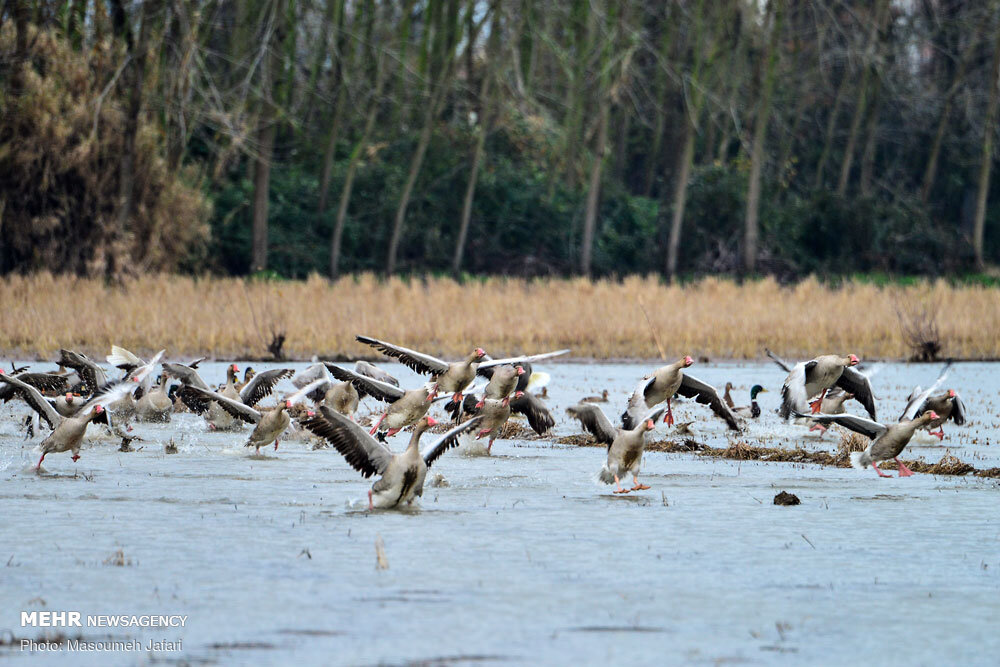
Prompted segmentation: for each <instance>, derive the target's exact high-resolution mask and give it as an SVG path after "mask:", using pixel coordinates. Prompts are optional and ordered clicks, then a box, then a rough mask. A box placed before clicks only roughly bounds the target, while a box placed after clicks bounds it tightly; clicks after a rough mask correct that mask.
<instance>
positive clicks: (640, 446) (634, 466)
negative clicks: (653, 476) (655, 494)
mask: <svg viewBox="0 0 1000 667" xmlns="http://www.w3.org/2000/svg"><path fill="white" fill-rule="evenodd" d="M665 411H666V408H658V409H656V410H652V411H650V412H649V413H647V414H646V415H645V416H644V417H643V418H642V419H641V420H640V421H639V423H638V424H637V425H636V426H635V427H634V428H631V429H626V428H615V427H614V426H612V425H611V422H610V421H608V418H607V416H605V414H604V411H603V410H601V408H599V407H598V406H596V405H591V404H589V403H579V404H577V405H575V406H572V407H570V408H567V410H566V412H567V413H569V415H570V416H571V417H573V418H574V419H578V420H579V421H580V425H581V426H583V429H584V430H585V431H587V432H588V433H590V434H592V435H593V436H594V438H595V439H596V440H597V442H600V443H603V444H605V445H607V446H608V460H607V462H606V463H605V464H604V466H603V467H602V468H601V472H600V473H599V475H598V479H599V480H600V481H602V482H604V483H605V484H614V485H615V491H614V492H615V493H629V492H630V491H642V490H644V489H648V488H649V487H648V486H646V485H645V484H640V483H639V468H640V466H641V465H642V454H643V452H644V451H645V449H646V437H645V436H646V433H648V432H649V431H652V430H653V429H654V428H656V420H657V419H659V418H660V415H661V414H663V413H664V412H665ZM629 474H631V475H632V482H633V486H632V488H631V489H627V488H626V489H623V488H622V485H621V478H622V477H625V476H626V475H629Z"/></svg>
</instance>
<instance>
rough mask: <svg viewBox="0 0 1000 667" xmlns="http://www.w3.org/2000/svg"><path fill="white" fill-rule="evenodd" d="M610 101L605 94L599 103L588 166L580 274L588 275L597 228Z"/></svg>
mask: <svg viewBox="0 0 1000 667" xmlns="http://www.w3.org/2000/svg"><path fill="white" fill-rule="evenodd" d="M610 107H611V100H610V99H609V98H608V97H607V94H606V93H605V94H604V95H603V99H601V101H600V111H599V112H598V113H599V114H600V116H599V118H598V121H597V140H596V144H595V146H594V161H593V162H592V163H591V165H590V185H589V186H588V188H587V208H586V211H585V213H584V216H583V243H582V245H581V247H580V273H582V274H583V275H584V276H589V275H590V265H591V261H592V259H593V254H594V231H595V229H596V228H597V213H598V209H599V208H600V199H601V172H602V171H603V168H604V154H605V153H606V152H607V143H608V116H609V115H610V113H611V109H610Z"/></svg>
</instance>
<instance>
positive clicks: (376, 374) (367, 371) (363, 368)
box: [354, 360, 399, 387]
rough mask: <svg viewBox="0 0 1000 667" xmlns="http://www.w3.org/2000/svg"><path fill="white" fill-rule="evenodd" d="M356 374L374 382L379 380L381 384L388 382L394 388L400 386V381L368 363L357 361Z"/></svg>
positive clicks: (355, 365)
mask: <svg viewBox="0 0 1000 667" xmlns="http://www.w3.org/2000/svg"><path fill="white" fill-rule="evenodd" d="M354 372H355V373H357V374H358V375H364V376H365V377H370V378H371V379H373V380H378V381H379V382H386V383H388V384H391V385H392V386H394V387H398V386H399V380H397V379H396V378H394V377H393V376H391V375H389V374H388V373H386V372H385V371H384V370H382V369H381V368H379V367H378V366H376V365H375V364H372V363H369V362H367V361H361V360H359V361H357V362H356V363H355V364H354Z"/></svg>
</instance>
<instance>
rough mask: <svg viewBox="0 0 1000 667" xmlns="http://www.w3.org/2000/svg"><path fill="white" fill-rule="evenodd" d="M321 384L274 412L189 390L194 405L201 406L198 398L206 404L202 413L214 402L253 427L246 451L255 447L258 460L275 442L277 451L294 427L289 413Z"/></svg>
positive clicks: (294, 396)
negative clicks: (281, 441)
mask: <svg viewBox="0 0 1000 667" xmlns="http://www.w3.org/2000/svg"><path fill="white" fill-rule="evenodd" d="M277 370H282V371H285V372H287V374H288V375H289V376H290V375H291V373H292V371H291V370H289V369H277ZM270 372H271V371H265V373H260V374H258V375H257V376H256V377H255V378H254V380H252V381H251V382H253V381H256V380H257V379H258V378H260V377H262V376H264V375H265V374H266V373H270ZM321 382H322V380H316V381H314V382H312V383H310V384H308V385H306V386H305V387H303V388H302V389H300V390H298V391H297V392H295V393H294V394H291V395H290V396H287V397H285V399H284V400H283V401H278V404H277V405H275V406H274V407H273V408H267V409H263V410H257V409H254V408H252V407H250V406H249V405H248V404H247V403H245V402H244V401H239V400H233V399H231V398H229V397H228V396H223V395H222V394H221V393H219V392H216V391H212V390H211V389H202V388H201V387H196V386H194V385H192V386H190V387H188V389H189V391H190V392H191V393H192V394H193V395H194V396H193V397H191V398H190V400H191V402H192V403H195V404H197V403H198V402H199V401H198V398H200V399H201V401H200V402H201V403H202V404H203V405H202V407H201V410H202V411H204V410H206V409H207V407H208V406H207V404H208V403H209V402H214V403H216V404H218V405H219V406H220V407H221V408H222V409H223V410H225V411H226V412H228V413H229V414H231V415H232V416H233V417H235V418H236V419H239V420H241V421H243V422H246V423H248V424H253V425H254V429H253V431H252V432H251V433H250V439H249V440H247V443H246V445H245V447H254V448H255V449H256V454H257V455H258V456H259V455H260V448H261V447H267V446H268V445H270V444H271V443H272V442H273V443H274V449H275V451H277V450H278V444H279V442H280V438H281V435H282V434H283V433H284V432H285V429H287V428H288V426H289V424H291V419H290V418H289V416H288V410H290V409H291V408H292V406H294V405H295V403H296V402H298V401H299V400H301V399H302V397H303V396H305V395H306V394H308V393H309V392H311V391H314V390H315V389H316V387H318V386H319V384H320V383H321ZM248 386H249V385H248ZM196 397H197V398H196ZM192 409H194V408H192Z"/></svg>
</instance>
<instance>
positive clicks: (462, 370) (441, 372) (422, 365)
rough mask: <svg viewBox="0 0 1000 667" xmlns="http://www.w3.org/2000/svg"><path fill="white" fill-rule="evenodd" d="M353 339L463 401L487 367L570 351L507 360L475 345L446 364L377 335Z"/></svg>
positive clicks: (439, 389) (485, 372) (532, 359)
mask: <svg viewBox="0 0 1000 667" xmlns="http://www.w3.org/2000/svg"><path fill="white" fill-rule="evenodd" d="M356 338H357V340H358V341H359V342H361V343H364V344H366V345H370V346H372V347H374V348H375V349H376V350H378V351H380V352H381V353H382V354H384V355H386V356H389V357H395V358H397V359H399V361H400V362H402V363H403V364H405V365H406V366H408V367H409V368H411V369H413V370H414V371H416V372H417V373H421V374H424V375H430V376H432V377H433V378H434V382H435V385H436V393H443V394H454V396H453V398H454V400H455V402H456V403H460V402H461V401H462V392H463V391H465V389H466V388H467V387H468V386H469V385H470V384H472V382H473V380H475V379H476V374H477V373H478V374H479V375H482V376H484V377H487V369H490V368H493V367H494V366H503V365H505V364H518V363H522V362H525V361H538V360H539V359H549V358H551V357H558V356H559V355H562V354H566V353H568V352H569V350H558V351H555V352H546V353H543V354H533V355H526V356H520V357H510V358H507V359H488V358H487V357H486V352H485V351H484V350H483V348H481V347H477V348H476V349H475V350H473V351H472V352H471V353H469V356H467V357H466V358H465V359H463V360H462V361H456V362H453V363H448V362H447V361H442V360H441V359H438V358H437V357H433V356H431V355H429V354H424V353H423V352H417V351H416V350H411V349H409V348H406V347H402V346H400V345H394V344H392V343H387V342H385V341H381V340H378V339H376V338H369V337H368V336H356Z"/></svg>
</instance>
